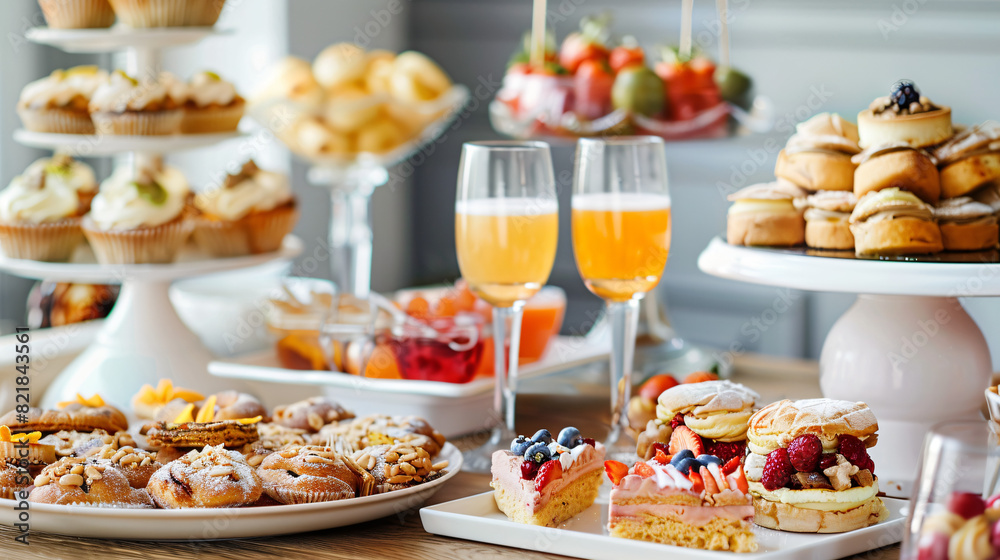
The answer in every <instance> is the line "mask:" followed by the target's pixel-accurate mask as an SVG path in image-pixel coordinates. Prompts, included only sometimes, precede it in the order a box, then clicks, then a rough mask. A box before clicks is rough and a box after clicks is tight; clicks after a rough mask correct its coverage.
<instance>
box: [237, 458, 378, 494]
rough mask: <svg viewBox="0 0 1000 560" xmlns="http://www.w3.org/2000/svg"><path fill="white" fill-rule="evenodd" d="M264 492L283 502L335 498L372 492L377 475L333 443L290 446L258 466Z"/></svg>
mask: <svg viewBox="0 0 1000 560" xmlns="http://www.w3.org/2000/svg"><path fill="white" fill-rule="evenodd" d="M257 474H259V475H260V478H261V480H263V481H264V492H265V493H267V495H268V496H270V497H272V498H274V499H275V500H277V501H279V502H281V503H283V504H306V503H314V502H332V501H334V500H346V499H348V498H354V497H360V496H368V495H370V494H372V488H373V487H374V482H375V479H374V477H373V476H372V475H371V474H369V473H368V472H367V471H365V470H363V469H362V468H361V467H359V466H358V465H357V463H355V462H354V461H353V460H352V459H351V458H350V457H347V456H344V455H341V454H340V453H337V452H336V451H334V449H333V448H332V447H320V446H315V445H306V446H299V447H289V448H287V449H282V450H281V451H278V452H276V453H272V454H271V455H268V456H267V458H265V459H264V461H263V462H262V463H261V464H260V467H258V468H257Z"/></svg>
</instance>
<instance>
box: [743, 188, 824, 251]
mask: <svg viewBox="0 0 1000 560" xmlns="http://www.w3.org/2000/svg"><path fill="white" fill-rule="evenodd" d="M807 194H808V193H807V192H806V191H805V190H803V189H802V188H801V187H799V186H798V185H795V184H794V183H789V182H788V181H785V180H781V179H779V180H778V181H775V182H773V183H761V184H757V185H751V186H749V187H746V188H743V189H740V190H738V191H736V192H735V193H733V194H731V195H729V197H728V200H730V201H731V202H732V203H733V205H732V206H730V207H729V212H728V214H727V217H726V240H727V241H728V242H729V244H730V245H748V246H773V247H788V246H792V245H801V244H802V242H803V241H805V231H806V222H805V219H804V218H803V217H802V211H801V210H799V209H798V208H796V207H795V204H794V201H795V199H796V198H802V197H805V196H806V195H807Z"/></svg>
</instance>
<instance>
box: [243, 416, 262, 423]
mask: <svg viewBox="0 0 1000 560" xmlns="http://www.w3.org/2000/svg"><path fill="white" fill-rule="evenodd" d="M262 418H263V416H254V417H253V418H240V419H239V420H237V422H239V423H240V424H256V423H257V422H260V421H261V419H262Z"/></svg>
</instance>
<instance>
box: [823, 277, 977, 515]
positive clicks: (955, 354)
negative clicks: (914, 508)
mask: <svg viewBox="0 0 1000 560" xmlns="http://www.w3.org/2000/svg"><path fill="white" fill-rule="evenodd" d="M991 374H992V364H991V360H990V351H989V347H988V346H987V344H986V339H985V338H984V337H983V333H982V332H981V331H980V330H979V326H978V325H976V323H975V321H973V320H972V318H971V317H970V316H969V314H968V313H967V312H966V311H965V308H963V307H962V304H961V302H960V301H959V300H958V299H957V298H952V297H923V296H893V295H859V296H858V299H857V301H855V303H854V305H853V306H851V308H850V309H849V310H848V311H847V312H846V313H845V314H844V315H843V316H842V317H841V318H840V319H839V320H838V321H837V323H836V324H835V325H834V326H833V328H832V329H831V330H830V333H829V335H828V336H827V338H826V342H825V343H824V345H823V351H822V354H821V355H820V386H821V388H822V390H823V395H824V396H826V397H829V398H834V399H844V400H852V401H864V402H866V403H868V405H869V406H870V407H871V408H872V409H873V410H874V411H875V412H876V414H877V416H878V423H879V432H878V445H877V446H876V447H874V448H871V449H870V450H869V453H870V454H871V456H872V459H873V460H874V461H875V466H876V474H877V475H878V477H879V489H880V490H882V491H883V492H885V493H886V494H887V495H889V496H892V497H903V498H908V497H909V496H910V493H911V491H912V489H913V482H914V480H915V479H916V476H917V470H918V468H919V466H920V453H921V450H922V449H923V441H924V436H925V434H926V433H927V432H928V430H929V429H930V427H931V426H933V425H934V424H937V423H939V422H944V421H948V420H961V419H976V418H982V415H981V412H980V411H981V409H982V406H983V389H984V388H985V387H986V386H987V385H988V384H989V381H990V377H991Z"/></svg>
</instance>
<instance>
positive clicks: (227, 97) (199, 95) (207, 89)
mask: <svg viewBox="0 0 1000 560" xmlns="http://www.w3.org/2000/svg"><path fill="white" fill-rule="evenodd" d="M187 93H188V99H189V100H190V101H192V102H193V103H194V104H195V105H197V106H198V107H207V106H209V105H229V104H231V103H232V102H233V101H234V100H236V87H235V86H233V84H231V83H229V82H227V81H225V80H223V79H222V78H220V77H219V75H218V74H216V73H214V72H199V73H197V74H195V75H194V76H193V77H192V78H191V83H190V84H189V85H188V89H187Z"/></svg>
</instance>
